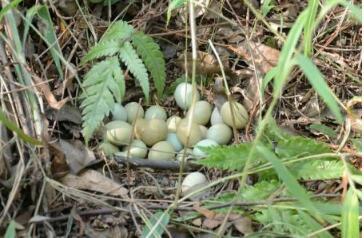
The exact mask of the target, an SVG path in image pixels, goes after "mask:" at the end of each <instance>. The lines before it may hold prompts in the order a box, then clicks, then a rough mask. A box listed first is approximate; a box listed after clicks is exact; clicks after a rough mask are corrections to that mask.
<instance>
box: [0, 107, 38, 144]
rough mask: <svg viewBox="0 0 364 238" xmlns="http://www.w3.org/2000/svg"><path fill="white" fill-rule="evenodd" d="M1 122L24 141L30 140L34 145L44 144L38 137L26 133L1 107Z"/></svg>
mask: <svg viewBox="0 0 364 238" xmlns="http://www.w3.org/2000/svg"><path fill="white" fill-rule="evenodd" d="M0 122H1V123H3V124H4V125H5V126H6V127H7V128H8V129H9V130H11V131H12V132H14V133H15V134H16V135H17V136H19V137H20V138H21V139H22V140H23V141H25V142H28V143H30V144H33V145H42V142H40V141H39V140H37V139H34V138H33V137H31V136H28V135H27V134H25V133H24V132H23V131H22V130H21V129H20V128H19V127H17V125H15V123H14V122H12V121H10V120H9V119H8V118H7V117H6V116H5V113H4V112H3V110H2V108H1V107H0Z"/></svg>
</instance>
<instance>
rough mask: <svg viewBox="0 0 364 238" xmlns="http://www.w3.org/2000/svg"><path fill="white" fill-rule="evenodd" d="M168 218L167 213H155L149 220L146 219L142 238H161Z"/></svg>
mask: <svg viewBox="0 0 364 238" xmlns="http://www.w3.org/2000/svg"><path fill="white" fill-rule="evenodd" d="M169 219H170V216H169V214H168V213H167V212H162V211H159V212H156V213H155V214H153V215H152V217H151V218H150V219H146V221H145V223H146V224H145V226H144V228H143V232H142V237H143V238H149V237H153V238H158V237H162V234H163V233H164V230H165V229H166V226H167V224H168V222H169Z"/></svg>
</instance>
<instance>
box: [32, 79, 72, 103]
mask: <svg viewBox="0 0 364 238" xmlns="http://www.w3.org/2000/svg"><path fill="white" fill-rule="evenodd" d="M33 79H34V81H35V82H36V84H37V88H39V90H40V91H41V92H42V94H43V96H44V97H45V99H46V100H47V102H48V105H49V106H50V107H51V108H53V109H57V110H59V109H61V108H62V107H63V105H64V104H65V103H66V102H67V101H68V98H64V99H62V100H61V101H57V99H56V97H55V96H54V95H53V93H52V91H51V89H50V88H49V85H48V83H47V82H44V81H43V80H42V79H41V78H39V77H38V76H34V75H33Z"/></svg>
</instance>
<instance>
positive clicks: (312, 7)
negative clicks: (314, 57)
mask: <svg viewBox="0 0 364 238" xmlns="http://www.w3.org/2000/svg"><path fill="white" fill-rule="evenodd" d="M318 5H319V1H318V0H311V1H308V16H307V19H306V24H305V26H304V38H303V44H304V54H305V55H306V56H307V57H309V56H311V54H312V34H313V32H314V30H315V19H316V15H317V9H318Z"/></svg>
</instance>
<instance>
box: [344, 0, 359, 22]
mask: <svg viewBox="0 0 364 238" xmlns="http://www.w3.org/2000/svg"><path fill="white" fill-rule="evenodd" d="M339 3H340V5H342V6H343V7H347V8H348V9H349V10H350V12H351V15H352V16H353V17H354V18H356V20H357V21H359V22H362V21H363V20H362V9H361V8H360V7H358V6H356V5H354V4H353V3H351V2H349V1H345V0H341V1H339Z"/></svg>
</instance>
